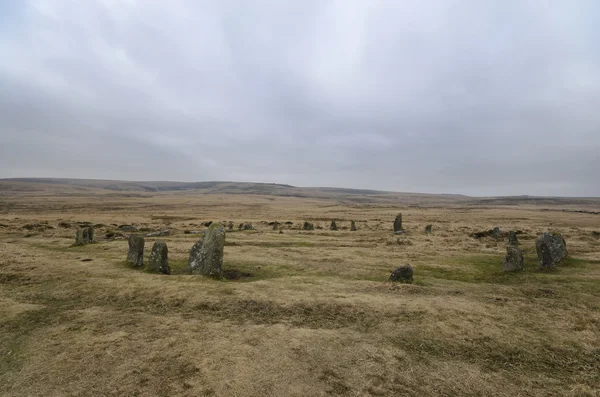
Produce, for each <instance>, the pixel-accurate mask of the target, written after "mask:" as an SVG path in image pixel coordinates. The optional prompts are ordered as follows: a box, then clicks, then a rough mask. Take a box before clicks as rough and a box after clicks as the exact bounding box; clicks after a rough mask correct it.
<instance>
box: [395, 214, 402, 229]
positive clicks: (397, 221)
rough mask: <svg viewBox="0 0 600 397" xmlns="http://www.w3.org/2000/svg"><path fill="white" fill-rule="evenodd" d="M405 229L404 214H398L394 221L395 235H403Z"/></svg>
mask: <svg viewBox="0 0 600 397" xmlns="http://www.w3.org/2000/svg"><path fill="white" fill-rule="evenodd" d="M403 232H404V229H403V228H402V213H401V212H400V213H398V215H396V219H394V233H403Z"/></svg>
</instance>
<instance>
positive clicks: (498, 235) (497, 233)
mask: <svg viewBox="0 0 600 397" xmlns="http://www.w3.org/2000/svg"><path fill="white" fill-rule="evenodd" d="M492 237H493V238H495V239H496V240H498V239H499V238H501V237H502V232H501V231H500V228H499V227H495V228H494V229H493V230H492Z"/></svg>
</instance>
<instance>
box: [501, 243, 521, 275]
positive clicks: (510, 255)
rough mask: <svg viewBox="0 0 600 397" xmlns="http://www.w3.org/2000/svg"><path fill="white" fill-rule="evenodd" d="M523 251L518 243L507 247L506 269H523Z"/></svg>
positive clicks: (513, 270)
mask: <svg viewBox="0 0 600 397" xmlns="http://www.w3.org/2000/svg"><path fill="white" fill-rule="evenodd" d="M523 267H524V266H523V251H522V250H521V249H520V248H519V247H517V246H516V245H509V246H508V247H506V256H505V257H504V271H505V272H515V271H520V270H523Z"/></svg>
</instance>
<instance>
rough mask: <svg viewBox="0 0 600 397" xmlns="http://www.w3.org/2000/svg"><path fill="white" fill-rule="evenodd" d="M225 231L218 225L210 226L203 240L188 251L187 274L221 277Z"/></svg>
mask: <svg viewBox="0 0 600 397" xmlns="http://www.w3.org/2000/svg"><path fill="white" fill-rule="evenodd" d="M224 247H225V229H224V228H223V226H221V225H219V224H218V223H213V224H212V225H210V227H209V228H208V230H207V231H206V234H205V235H204V238H203V239H201V240H200V241H198V242H197V243H196V244H194V246H193V247H192V250H191V251H190V259H189V269H188V270H189V272H190V273H192V274H202V275H205V276H210V277H215V278H221V277H223V248H224Z"/></svg>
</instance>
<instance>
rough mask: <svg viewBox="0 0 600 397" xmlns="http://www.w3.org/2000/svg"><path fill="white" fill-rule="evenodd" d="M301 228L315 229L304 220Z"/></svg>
mask: <svg viewBox="0 0 600 397" xmlns="http://www.w3.org/2000/svg"><path fill="white" fill-rule="evenodd" d="M302 229H304V230H315V226H314V225H313V224H312V223H310V222H304V225H303V226H302Z"/></svg>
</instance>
